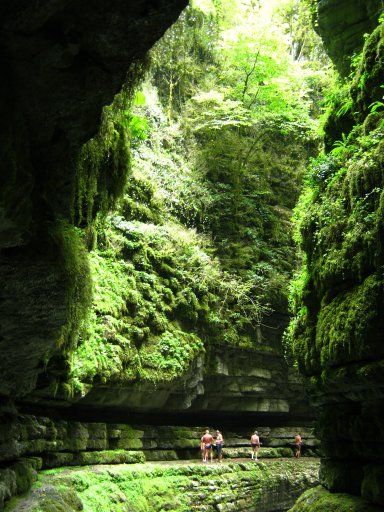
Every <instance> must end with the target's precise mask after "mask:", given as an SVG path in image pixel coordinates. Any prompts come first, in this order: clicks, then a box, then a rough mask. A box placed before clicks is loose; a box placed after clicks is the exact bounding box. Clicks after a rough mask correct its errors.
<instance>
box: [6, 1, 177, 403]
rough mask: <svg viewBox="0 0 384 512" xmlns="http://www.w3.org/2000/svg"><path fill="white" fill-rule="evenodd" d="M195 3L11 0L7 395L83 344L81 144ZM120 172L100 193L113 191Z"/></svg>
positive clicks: (8, 22)
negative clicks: (131, 73)
mask: <svg viewBox="0 0 384 512" xmlns="http://www.w3.org/2000/svg"><path fill="white" fill-rule="evenodd" d="M184 6H185V2H184V1H183V0H179V1H178V0H175V1H173V2H156V5H153V3H150V2H147V1H142V2H134V3H127V2H124V1H121V2H119V1H117V2H114V3H113V5H109V4H108V5H107V4H106V3H105V2H102V1H98V0H93V1H91V2H87V3H86V5H85V3H81V4H80V3H73V2H70V1H64V2H60V3H57V2H54V3H52V2H46V1H44V2H35V1H33V2H24V1H23V2H18V3H17V5H16V4H15V3H14V2H12V1H4V2H2V3H1V7H0V18H1V31H2V35H1V67H2V72H3V76H5V77H6V78H5V79H4V80H3V81H2V83H1V86H0V87H1V89H0V104H1V111H2V116H1V119H2V121H1V125H0V138H1V150H0V161H1V164H0V165H1V172H0V249H1V256H0V281H1V283H2V287H1V292H0V293H1V306H0V314H1V319H2V320H1V334H0V351H1V354H2V362H1V371H0V374H1V377H0V395H3V396H10V395H12V397H13V398H15V397H16V396H22V395H24V394H25V393H27V392H28V391H31V390H32V389H33V388H34V387H35V382H36V379H37V376H38V375H39V374H41V373H42V372H43V371H44V367H45V364H46V362H47V360H48V359H49V358H51V357H52V355H53V354H54V352H55V351H56V350H57V348H58V347H59V346H60V345H61V346H63V345H70V344H71V342H70V338H71V337H72V335H73V334H74V332H75V331H76V326H75V324H76V323H77V324H78V322H79V320H80V317H81V316H82V313H81V309H82V308H81V307H80V310H79V311H75V309H76V307H77V305H79V304H81V303H82V302H83V299H85V295H87V292H86V290H87V288H88V284H87V283H88V282H89V280H88V278H87V265H88V264H87V262H86V255H85V250H84V243H83V242H82V240H81V236H80V233H79V232H76V230H75V229H74V228H73V226H72V227H71V225H70V222H71V205H72V200H73V193H74V189H75V186H76V184H77V182H78V180H77V179H76V170H75V165H74V162H75V160H76V157H77V153H78V150H79V148H80V147H81V145H82V144H84V142H86V141H87V140H88V139H89V138H90V137H91V136H92V135H94V134H95V133H96V132H97V130H98V125H99V119H100V112H101V110H102V107H103V106H104V105H106V104H109V103H111V101H112V99H113V97H114V95H115V94H116V93H117V92H118V91H119V89H120V88H121V86H122V84H123V83H124V81H125V79H126V76H127V70H128V68H129V66H130V64H131V63H132V62H133V61H134V60H136V59H138V58H142V57H143V56H144V54H145V52H146V51H147V50H149V49H150V47H151V46H152V45H153V44H154V42H155V41H156V40H157V39H158V38H159V37H161V35H162V34H163V33H164V31H165V30H166V29H167V28H168V27H169V26H170V25H171V23H172V22H173V21H174V20H175V19H176V17H177V16H178V14H179V13H180V11H181V9H182V8H183V7H184ZM110 181H113V180H104V183H99V191H100V190H101V188H102V186H103V187H104V188H105V189H106V190H107V191H112V195H113V194H114V193H115V192H114V184H113V183H110ZM88 185H90V184H89V183H88ZM92 192H95V191H94V190H93V191H92V190H90V189H89V187H88V193H89V196H88V197H90V196H91V194H92ZM99 202H100V201H99ZM99 206H100V205H99V204H98V205H97V207H99ZM73 263H74V264H73ZM81 290H85V295H84V296H83V297H81V295H82V292H81ZM88 295H89V294H88ZM86 302H87V299H85V302H84V304H85V303H86ZM70 325H71V326H72V327H68V326H70ZM64 326H66V327H64ZM64 331H66V332H64ZM70 331H72V333H71V332H70ZM63 340H64V341H63ZM56 364H57V365H58V366H59V367H60V365H62V363H61V362H59V361H58V362H57V363H56ZM61 370H62V368H58V371H59V372H60V371H61Z"/></svg>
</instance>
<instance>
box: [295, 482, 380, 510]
mask: <svg viewBox="0 0 384 512" xmlns="http://www.w3.org/2000/svg"><path fill="white" fill-rule="evenodd" d="M324 510H329V511H330V512H378V511H379V510H381V508H380V507H376V506H375V505H372V504H370V503H368V502H367V501H365V500H364V499H362V498H359V497H357V496H350V495H348V494H343V493H334V494H333V493H330V492H328V491H326V490H325V489H324V488H323V487H315V488H314V489H310V490H308V491H306V492H304V493H303V494H302V496H300V498H299V499H298V500H297V502H296V504H295V505H294V506H293V507H292V508H291V509H290V511H289V512H323V511H324Z"/></svg>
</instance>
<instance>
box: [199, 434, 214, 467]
mask: <svg viewBox="0 0 384 512" xmlns="http://www.w3.org/2000/svg"><path fill="white" fill-rule="evenodd" d="M200 442H201V443H202V444H203V445H204V458H203V462H207V460H208V453H210V455H211V462H213V460H212V459H213V452H212V447H213V436H212V435H211V434H210V432H209V430H208V429H207V430H206V431H205V434H204V435H203V436H202V438H201V440H200Z"/></svg>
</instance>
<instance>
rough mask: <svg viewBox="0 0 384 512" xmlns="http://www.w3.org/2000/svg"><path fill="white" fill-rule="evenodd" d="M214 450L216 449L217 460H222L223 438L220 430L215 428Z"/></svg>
mask: <svg viewBox="0 0 384 512" xmlns="http://www.w3.org/2000/svg"><path fill="white" fill-rule="evenodd" d="M215 442H216V451H217V457H218V459H219V462H223V445H224V438H223V436H222V435H221V432H220V430H216V439H215Z"/></svg>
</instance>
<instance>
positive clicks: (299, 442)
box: [295, 434, 303, 459]
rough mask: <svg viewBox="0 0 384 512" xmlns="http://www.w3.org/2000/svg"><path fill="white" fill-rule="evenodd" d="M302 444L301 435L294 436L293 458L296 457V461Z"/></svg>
mask: <svg viewBox="0 0 384 512" xmlns="http://www.w3.org/2000/svg"><path fill="white" fill-rule="evenodd" d="M302 444H303V442H302V440H301V435H300V434H296V435H295V457H296V459H300V456H301V446H302Z"/></svg>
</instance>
